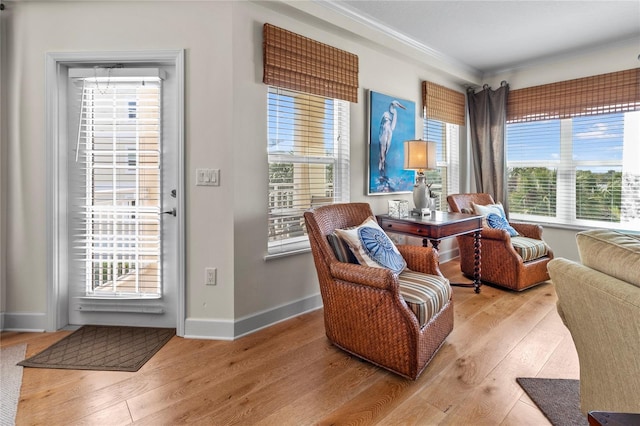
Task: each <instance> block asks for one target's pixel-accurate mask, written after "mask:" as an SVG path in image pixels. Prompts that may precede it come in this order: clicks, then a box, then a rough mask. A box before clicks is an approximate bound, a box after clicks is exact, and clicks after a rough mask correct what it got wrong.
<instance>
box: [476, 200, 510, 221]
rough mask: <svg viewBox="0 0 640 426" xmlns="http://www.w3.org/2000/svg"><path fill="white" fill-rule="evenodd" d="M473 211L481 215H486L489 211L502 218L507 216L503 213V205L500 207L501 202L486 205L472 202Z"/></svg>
mask: <svg viewBox="0 0 640 426" xmlns="http://www.w3.org/2000/svg"><path fill="white" fill-rule="evenodd" d="M472 204H473V211H474V212H476V214H480V215H482V216H487V215H488V214H489V213H495V214H497V215H499V216H501V217H503V218H504V219H506V218H507V215H506V214H505V213H504V207H502V203H496V204H487V205H486V206H481V205H480V204H476V203H472Z"/></svg>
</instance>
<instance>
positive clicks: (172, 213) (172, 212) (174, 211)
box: [162, 207, 177, 216]
mask: <svg viewBox="0 0 640 426" xmlns="http://www.w3.org/2000/svg"><path fill="white" fill-rule="evenodd" d="M162 214H170V215H171V216H176V214H177V212H176V209H175V207H174V208H172V209H171V210H167V211H166V212H162Z"/></svg>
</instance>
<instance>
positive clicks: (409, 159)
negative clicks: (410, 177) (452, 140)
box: [404, 140, 436, 214]
mask: <svg viewBox="0 0 640 426" xmlns="http://www.w3.org/2000/svg"><path fill="white" fill-rule="evenodd" d="M404 168H405V169H407V170H416V171H417V173H416V183H415V185H413V204H415V209H414V210H413V211H414V212H415V213H417V214H422V212H423V209H426V208H428V207H429V198H431V197H430V187H431V185H429V184H427V178H426V176H425V175H424V171H425V170H432V169H435V168H436V143H435V142H427V141H423V140H415V141H405V142H404Z"/></svg>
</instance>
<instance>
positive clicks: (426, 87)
mask: <svg viewBox="0 0 640 426" xmlns="http://www.w3.org/2000/svg"><path fill="white" fill-rule="evenodd" d="M464 101H465V96H464V93H460V92H456V91H455V90H451V89H448V88H446V87H444V86H440V85H438V84H434V83H431V82H429V81H423V82H422V105H423V106H424V108H425V111H426V114H427V118H429V119H431V120H439V121H444V122H445V123H451V124H457V125H459V126H464V125H465V108H464Z"/></svg>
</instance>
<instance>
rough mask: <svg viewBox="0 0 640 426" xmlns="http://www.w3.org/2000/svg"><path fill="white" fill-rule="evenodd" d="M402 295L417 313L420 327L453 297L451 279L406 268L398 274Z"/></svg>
mask: <svg viewBox="0 0 640 426" xmlns="http://www.w3.org/2000/svg"><path fill="white" fill-rule="evenodd" d="M398 282H399V284H400V295H401V296H402V298H403V299H404V301H405V302H406V303H407V306H408V307H409V309H411V311H412V312H413V313H414V314H415V315H416V318H417V319H418V323H419V324H420V328H422V327H423V326H424V325H425V324H427V323H428V322H429V320H431V318H433V317H434V316H435V315H436V314H437V313H438V312H440V310H441V309H442V308H443V307H444V306H445V305H446V304H447V302H448V301H449V299H451V286H450V285H449V280H447V279H446V278H443V277H439V276H437V275H429V274H423V273H421V272H415V271H412V270H410V269H405V270H404V271H402V273H401V274H400V275H398Z"/></svg>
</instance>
